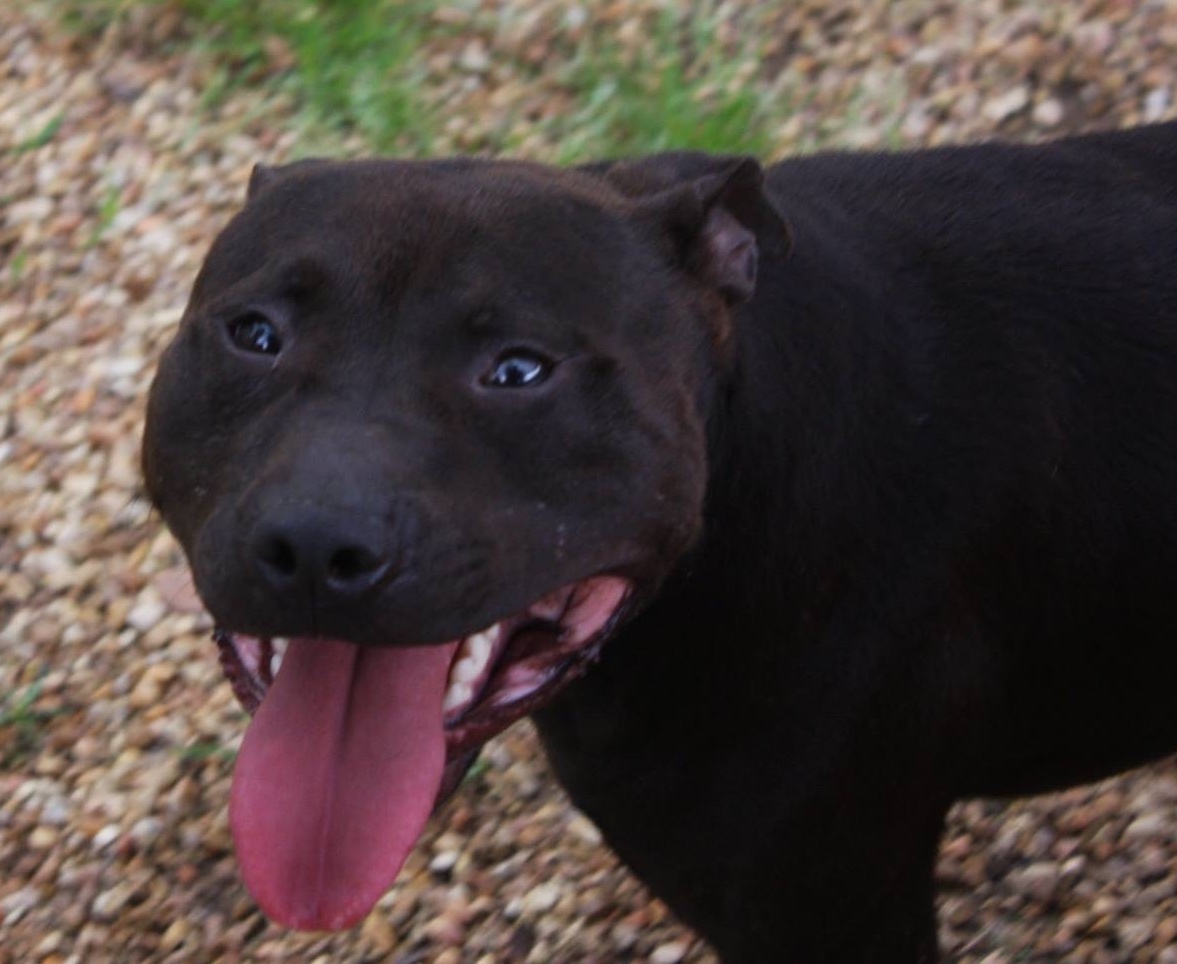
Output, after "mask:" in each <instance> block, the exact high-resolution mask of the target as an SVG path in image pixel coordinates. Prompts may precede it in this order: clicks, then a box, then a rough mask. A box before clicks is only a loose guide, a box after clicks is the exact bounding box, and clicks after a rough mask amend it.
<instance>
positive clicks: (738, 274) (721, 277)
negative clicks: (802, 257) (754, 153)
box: [585, 153, 792, 304]
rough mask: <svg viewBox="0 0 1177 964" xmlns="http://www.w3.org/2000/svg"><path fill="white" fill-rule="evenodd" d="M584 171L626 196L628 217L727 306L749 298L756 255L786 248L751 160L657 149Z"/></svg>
mask: <svg viewBox="0 0 1177 964" xmlns="http://www.w3.org/2000/svg"><path fill="white" fill-rule="evenodd" d="M585 170H586V173H594V174H597V175H598V176H603V177H604V178H605V179H606V180H607V181H609V182H610V183H611V184H613V186H614V187H616V188H617V189H618V190H619V191H621V193H623V194H625V195H627V196H629V197H631V198H633V201H634V209H633V210H634V216H635V217H636V218H637V220H638V221H639V222H641V223H642V224H643V225H644V226H645V227H647V228H649V229H652V230H653V231H654V232H656V233H657V234H658V235H659V236H660V237H662V238H663V239H665V240H666V241H668V242H669V245H670V249H671V254H672V257H674V258H675V260H676V261H677V262H678V264H679V266H680V267H682V268H683V269H685V270H686V271H688V272H690V273H691V274H693V275H694V276H695V277H696V278H698V279H699V280H700V281H702V282H703V283H704V284H706V285H708V286H710V287H713V288H715V289H716V290H717V291H719V293H720V294H721V295H723V297H724V298H725V299H726V300H727V301H728V302H729V303H730V304H737V303H739V302H741V301H746V300H748V299H749V298H750V297H751V296H752V293H753V291H755V288H756V275H757V269H758V266H759V262H760V259H761V258H762V257H771V258H783V257H785V256H786V255H787V254H788V252H789V248H790V247H791V244H792V241H791V238H790V234H789V228H788V226H787V225H786V224H785V221H784V219H783V218H782V217H781V215H780V213H779V212H778V211H777V209H776V208H775V207H774V206H773V203H772V201H771V200H770V199H769V197H768V195H767V194H766V193H765V190H764V171H763V169H762V168H761V166H760V164H759V163H757V161H756V160H754V159H753V158H750V157H734V158H733V157H710V156H708V155H704V154H693V153H677V154H662V155H656V156H655V157H652V158H647V159H644V160H641V161H635V162H621V163H617V164H601V165H591V166H588V167H587V168H586V169H585Z"/></svg>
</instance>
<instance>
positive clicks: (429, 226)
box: [143, 124, 1177, 964]
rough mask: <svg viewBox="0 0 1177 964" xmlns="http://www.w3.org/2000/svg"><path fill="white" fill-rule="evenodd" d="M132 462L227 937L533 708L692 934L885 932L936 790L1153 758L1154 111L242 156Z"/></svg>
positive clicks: (1157, 605) (1037, 779)
mask: <svg viewBox="0 0 1177 964" xmlns="http://www.w3.org/2000/svg"><path fill="white" fill-rule="evenodd" d="M143 464H144V472H145V477H146V481H147V488H148V491H149V494H150V497H151V500H152V502H153V503H154V505H155V506H156V507H157V508H158V510H159V512H160V513H161V515H162V518H163V519H164V520H165V522H166V523H167V525H168V526H169V527H170V528H171V530H172V531H173V532H174V533H175V535H176V536H177V537H178V539H179V541H180V543H181V545H182V546H183V549H184V551H185V553H186V556H187V558H188V560H189V563H190V564H191V567H192V571H193V573H194V579H195V584H196V587H197V590H198V592H199V594H200V596H201V597H202V599H203V601H204V603H205V605H206V606H207V607H208V609H209V610H210V612H211V613H212V615H213V617H214V618H215V620H216V622H217V624H218V626H219V627H220V629H219V630H218V633H217V640H218V644H219V647H220V654H221V659H222V662H223V665H224V667H225V672H226V674H227V676H228V677H229V679H230V680H231V681H232V683H233V686H234V689H235V691H236V692H237V695H238V696H239V698H240V699H241V701H242V702H243V703H244V704H245V706H246V707H247V708H249V709H250V710H251V711H255V714H254V718H253V721H252V723H251V725H250V727H249V729H248V731H247V733H246V735H245V738H244V741H243V745H242V748H241V751H240V755H239V758H238V762H237V765H236V771H235V776H234V785H233V790H232V794H231V800H230V817H231V823H232V828H233V833H234V838H235V842H236V847H237V852H238V855H239V860H240V865H241V868H242V872H243V875H244V878H245V881H246V883H247V885H248V886H249V888H250V890H251V892H252V893H253V895H254V896H255V898H256V900H257V901H258V903H259V904H260V905H261V907H262V908H263V910H264V911H265V912H266V913H267V914H268V915H269V916H270V917H271V918H273V919H274V920H276V921H278V922H280V923H282V924H285V925H287V926H290V927H295V928H314V929H325V928H341V927H346V926H348V925H350V924H352V923H354V922H356V921H357V920H359V919H360V918H362V917H363V915H364V914H365V913H367V911H368V910H369V909H370V908H371V907H372V905H373V903H374V902H375V901H376V900H377V899H378V898H379V897H380V895H381V893H382V892H383V891H384V890H385V889H386V888H387V887H388V886H389V884H390V883H391V881H392V880H393V879H394V878H395V876H396V874H397V872H398V869H399V868H400V866H401V863H402V861H403V860H404V859H405V856H406V854H407V853H408V851H409V850H410V849H411V848H412V846H413V843H414V841H415V839H416V838H417V835H418V833H419V832H420V830H421V828H422V826H423V825H424V823H425V822H426V820H427V819H428V817H429V814H430V812H431V810H432V808H433V807H434V805H435V803H436V802H437V801H439V800H440V799H442V798H444V796H445V795H446V794H447V793H448V792H449V791H450V790H452V789H453V787H454V786H455V785H456V784H457V782H458V781H459V780H460V778H461V775H462V773H463V772H464V770H465V768H466V767H467V766H468V765H469V764H470V762H471V761H472V760H473V758H474V756H475V755H476V754H477V751H478V747H479V746H480V744H481V743H482V742H483V741H485V740H486V739H487V738H488V737H490V736H491V735H492V734H494V733H496V732H498V731H499V730H501V729H502V728H503V727H505V726H506V725H507V724H508V723H510V722H511V721H513V720H515V719H517V718H519V717H521V716H523V715H526V714H533V715H534V718H535V720H536V722H537V724H538V728H539V732H540V735H541V738H542V741H543V744H544V748H545V751H546V753H547V754H548V756H549V758H550V760H551V762H552V764H553V767H554V769H555V772H556V774H557V776H558V778H559V780H560V781H561V783H562V784H563V785H564V786H565V787H566V788H567V790H568V792H569V793H570V794H571V796H572V799H573V800H574V801H575V803H576V805H577V806H578V807H580V808H582V809H583V810H584V811H585V812H586V813H587V814H588V815H589V816H590V817H591V819H592V820H593V821H595V822H596V823H597V824H598V825H599V827H600V828H601V830H602V832H603V834H604V836H605V838H606V840H607V841H608V843H609V844H610V845H611V846H612V847H613V848H614V849H615V850H616V851H617V853H618V854H619V855H620V856H621V858H622V859H623V860H624V861H625V862H626V863H627V864H628V865H629V867H630V868H632V870H633V871H634V872H635V873H636V874H637V875H638V876H639V877H640V878H641V879H642V880H644V881H645V882H646V883H647V884H648V885H649V886H650V888H651V889H652V890H653V891H654V892H655V893H656V894H657V895H659V896H660V897H661V898H663V899H664V900H665V901H666V902H667V903H668V904H669V905H670V907H671V908H672V909H673V910H674V911H675V913H676V914H677V915H679V916H680V917H681V918H682V919H683V920H684V921H686V922H687V923H689V924H690V925H691V926H692V927H694V928H695V929H696V930H697V931H698V932H699V933H700V934H701V935H703V936H704V937H705V939H706V940H707V941H708V942H709V943H710V944H711V945H712V946H713V947H714V948H715V949H716V951H717V952H718V953H719V954H720V955H721V957H722V958H723V959H724V960H725V961H729V962H763V961H768V960H787V961H798V962H805V964H810V962H818V961H840V962H854V964H862V962H870V961H875V962H914V961H932V960H934V959H935V956H936V926H935V913H934V905H933V865H934V861H935V857H936V851H937V843H938V840H939V837H940V835H941V832H942V828H943V825H944V819H945V813H946V811H947V810H948V808H949V806H950V804H952V802H953V801H954V800H957V799H959V798H962V797H970V796H976V795H1022V794H1033V793H1037V792H1042V791H1047V790H1051V789H1055V788H1061V787H1064V786H1067V785H1071V784H1075V783H1078V782H1083V781H1090V780H1093V779H1095V778H1099V777H1103V776H1106V775H1109V774H1114V773H1116V772H1118V771H1122V770H1124V769H1126V768H1129V767H1132V766H1134V765H1137V764H1140V763H1143V762H1145V761H1149V760H1152V759H1155V758H1157V757H1160V756H1162V755H1164V754H1168V753H1172V752H1173V751H1174V749H1175V748H1177V700H1175V699H1174V698H1173V680H1174V678H1177V606H1175V605H1174V600H1175V599H1177V124H1165V125H1158V126H1153V127H1146V128H1140V129H1135V130H1130V131H1126V132H1118V133H1106V134H1093V135H1086V136H1079V137H1072V138H1067V139H1062V140H1058V141H1056V142H1053V143H1050V144H1047V145H1038V146H1016V145H1000V144H984V145H979V146H970V147H953V148H940V149H935V150H925V151H914V152H907V153H897V154H881V153H877V154H853V153H826V154H818V155H813V156H808V157H802V158H798V159H793V160H788V161H785V162H783V163H780V164H777V165H775V166H772V167H770V168H768V169H767V170H766V169H764V168H762V167H761V165H759V164H758V163H757V162H756V161H755V160H752V159H749V158H743V157H722V156H708V155H704V154H699V153H692V152H672V153H665V154H659V155H655V156H651V157H646V158H639V159H633V160H623V161H613V162H602V163H598V164H588V165H584V166H581V167H576V168H569V169H554V168H551V167H547V166H542V165H538V164H531V163H522V162H514V161H491V160H473V159H455V160H443V161H429V162H411V161H397V160H368V161H352V162H331V161H323V160H312V161H304V162H298V163H295V164H292V165H289V166H285V167H280V168H270V167H258V168H257V169H256V170H255V171H254V174H253V176H252V177H251V180H250V186H249V191H248V199H247V202H246V204H245V205H244V207H243V209H242V211H241V212H240V213H239V214H238V215H237V216H236V217H235V218H234V219H233V220H232V221H231V222H230V223H229V224H228V226H227V227H226V228H225V229H224V231H223V232H222V233H221V234H220V235H219V236H218V237H217V239H216V241H215V243H214V244H213V245H212V248H211V251H210V253H209V255H208V258H207V260H206V262H205V264H204V266H203V268H202V270H201V271H200V273H199V276H198V277H197V279H196V282H195V285H194V288H193V292H192V297H191V300H190V303H189V304H188V307H187V310H186V312H185V314H184V316H183V319H182V322H181V325H180V328H179V331H178V334H177V335H176V338H175V340H174V342H173V343H172V344H171V345H170V347H169V348H168V349H167V350H166V352H165V354H164V355H163V357H162V359H161V361H160V364H159V368H158V372H157V375H156V378H155V381H154V384H153V386H152V390H151V394H150V399H149V406H148V416H147V422H146V429H145V438H144V448H143ZM279 666H280V667H281V669H280V672H279V671H278V667H279Z"/></svg>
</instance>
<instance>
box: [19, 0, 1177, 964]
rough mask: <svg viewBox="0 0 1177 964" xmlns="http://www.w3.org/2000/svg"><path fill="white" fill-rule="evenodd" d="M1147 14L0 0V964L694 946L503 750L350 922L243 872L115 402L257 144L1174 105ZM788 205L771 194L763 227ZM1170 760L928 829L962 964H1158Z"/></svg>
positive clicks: (919, 138)
mask: <svg viewBox="0 0 1177 964" xmlns="http://www.w3.org/2000/svg"><path fill="white" fill-rule="evenodd" d="M1175 96H1177V3H1173V2H1172V0H1152V2H1150V0H1076V2H1062V0H1059V2H1047V0H899V2H892V3H886V2H849V0H797V2H789V3H758V2H753V0H729V2H724V3H715V2H706V0H700V2H696V3H692V4H682V3H678V2H674V0H629V2H626V0H580V2H570V0H543V2H541V0H523V2H508V0H497V2H496V0H455V2H450V3H437V2H418V0H408V2H392V0H384V2H376V0H374V2H370V3H364V2H360V0H318V2H306V0H267V2H265V3H246V2H241V3H238V2H234V0H158V2H153V0H23V2H21V3H15V2H6V3H4V4H3V5H2V6H0V962H9V961H11V962H21V964H24V962H29V961H39V962H43V964H50V962H66V961H84V962H91V961H105V960H111V961H139V960H177V961H187V960H192V961H207V960H214V959H215V960H226V961H232V960H243V961H244V960H250V961H252V960H317V961H376V960H382V961H394V962H400V964H410V962H440V964H461V962H479V964H489V962H498V961H512V962H515V961H520V962H521V961H531V962H553V961H554V962H605V961H651V962H656V964H675V962H678V961H694V962H701V961H712V960H713V958H711V956H710V955H709V952H708V951H707V950H706V948H704V947H703V946H702V945H701V944H699V943H698V942H697V941H695V940H694V938H693V937H692V936H691V935H690V934H689V933H688V932H687V931H685V930H684V929H682V928H680V927H679V926H678V925H676V924H675V923H674V921H673V920H672V919H671V918H670V916H669V914H668V913H667V911H666V910H665V908H664V907H663V906H662V905H661V904H659V903H658V902H656V901H652V900H650V898H649V896H648V895H647V894H646V892H645V891H644V890H643V889H642V888H641V886H640V885H639V884H637V883H636V882H635V881H634V880H633V879H632V878H631V877H630V876H629V875H628V874H627V873H626V872H625V871H624V870H623V869H621V868H620V867H619V866H618V865H617V863H616V862H615V861H614V859H613V858H612V857H611V856H610V854H609V853H608V851H607V850H606V849H605V848H604V846H603V845H602V844H601V842H600V839H599V836H598V834H597V832H596V830H595V829H594V828H593V827H592V826H591V824H589V823H588V821H586V820H585V819H584V818H583V817H581V816H579V815H578V814H576V813H575V812H574V811H573V810H571V809H570V807H569V806H568V805H567V803H566V801H565V799H564V797H563V796H562V795H561V794H560V793H559V791H558V790H557V789H556V788H555V787H554V784H553V783H552V780H551V778H550V777H549V775H548V773H547V770H546V768H545V765H544V763H543V761H542V758H541V757H540V755H539V754H538V753H537V750H536V747H535V742H534V739H533V736H532V734H531V732H530V729H529V728H528V726H527V725H526V724H523V725H521V726H519V727H516V728H514V729H513V730H512V731H511V732H509V733H508V734H507V735H505V736H504V737H502V738H500V739H498V740H496V741H495V742H494V743H493V744H492V745H491V747H490V748H489V749H488V751H487V752H486V753H485V754H484V761H483V762H482V763H481V764H479V766H478V767H477V768H476V769H475V770H474V771H473V772H472V774H471V776H470V777H469V778H468V780H467V781H466V784H465V785H464V787H463V788H462V790H461V791H460V792H459V793H458V794H457V795H456V796H455V798H454V799H452V800H451V801H450V803H449V804H448V805H447V806H446V808H445V810H444V812H443V813H442V814H441V815H440V816H439V818H437V819H435V820H434V821H433V823H432V825H431V828H430V830H429V832H428V833H427V835H426V837H425V838H424V839H423V841H422V843H421V845H420V847H419V848H418V851H417V853H416V854H415V855H414V857H413V858H412V859H411V860H410V862H409V865H408V866H407V868H406V870H405V872H404V873H403V874H402V876H401V879H400V881H399V883H398V885H397V886H396V887H395V888H394V889H393V890H392V891H391V892H390V894H389V895H388V896H387V897H386V898H385V899H384V900H383V901H382V902H381V903H380V905H379V907H378V908H377V910H376V911H375V912H374V913H373V914H372V915H371V916H370V917H369V918H368V920H367V921H366V922H365V923H364V925H363V926H362V927H359V928H357V929H355V930H354V931H352V932H349V933H345V934H340V935H334V936H316V935H309V936H308V935H290V934H285V933H283V932H281V931H279V930H278V929H276V928H274V927H272V926H271V925H269V924H267V923H266V921H265V920H264V919H263V918H262V917H260V916H259V915H258V913H257V912H256V910H255V909H254V906H253V904H252V902H251V901H250V899H249V897H248V895H247V894H246V893H245V891H244V890H243V888H242V887H241V885H240V883H239V881H238V878H237V875H236V871H235V866H234V860H233V856H232V846H231V841H230V839H229V835H228V830H227V825H226V819H225V807H226V803H227V800H228V778H229V774H230V772H231V768H232V762H233V756H234V752H235V748H236V746H237V743H238V741H239V739H240V735H241V732H242V730H243V728H244V717H243V714H242V713H241V711H240V710H239V709H238V708H237V707H236V705H235V703H234V701H233V699H232V697H231V694H230V692H229V689H228V687H227V685H225V684H224V683H223V682H222V681H221V679H220V673H219V671H218V668H217V665H216V660H215V656H214V652H213V648H212V645H211V643H210V642H209V641H208V629H209V626H208V623H207V619H206V617H205V616H204V615H203V614H202V613H201V612H200V611H199V610H198V609H197V608H195V607H193V606H192V602H191V599H190V598H189V595H188V593H186V591H185V590H186V587H187V584H188V583H187V579H186V576H185V573H184V571H183V568H182V566H181V563H180V558H179V555H178V552H177V550H176V547H175V545H174V543H173V542H172V540H171V539H170V537H168V536H167V535H166V534H165V533H163V532H162V531H161V530H160V527H159V524H158V520H157V519H155V518H153V516H152V514H151V512H150V511H149V508H148V506H147V505H146V504H145V503H144V501H143V500H142V497H141V494H140V484H139V473H138V466H137V446H138V433H139V427H140V424H141V420H142V403H143V399H144V396H145V392H146V388H147V385H148V383H149V380H150V376H151V371H152V366H153V362H154V359H155V358H156V357H157V355H158V353H159V352H160V350H161V349H162V347H163V346H164V345H165V344H166V342H167V340H168V339H169V337H170V335H171V333H172V331H173V330H174V326H175V324H176V321H177V319H178V317H179V314H180V311H181V309H182V307H183V303H184V300H185V297H186V293H187V288H188V286H189V285H190V284H191V281H192V278H193V276H194V274H195V271H196V269H197V267H198V265H199V261H200V258H201V256H202V254H203V251H204V249H205V248H206V246H207V244H208V243H209V241H210V240H211V239H212V237H213V235H214V234H215V232H216V231H217V229H218V228H219V227H220V225H221V224H223V223H224V221H225V219H226V218H227V217H228V216H229V215H230V214H231V213H232V211H233V210H234V209H235V207H236V206H237V205H238V204H239V202H240V200H241V198H242V196H243V191H244V185H245V181H246V179H247V177H248V173H249V169H250V167H251V166H252V165H253V163H255V162H256V161H266V162H279V161H282V160H287V159H292V158H296V157H300V156H305V155H308V154H332V155H348V156H354V155H359V154H368V153H375V152H382V153H395V154H401V155H408V156H416V157H428V156H438V155H444V154H450V153H456V152H462V153H487V154H506V153H509V154H513V155H521V156H526V157H529V158H532V159H538V160H547V161H553V162H567V161H572V160H583V159H588V158H597V157H606V156H616V155H623V154H633V153H640V152H645V151H653V150H659V149H663V148H669V147H694V148H700V149H705V150H713V151H725V152H736V151H740V152H751V153H755V154H758V155H760V156H762V157H764V158H767V159H772V158H777V157H781V156H784V155H787V154H791V153H798V152H807V151H813V150H818V149H824V148H875V149H897V148H903V147H915V146H925V145H932V144H941V143H947V142H972V141H976V140H979V139H981V138H985V137H990V136H995V135H1000V136H1003V137H1011V138H1017V139H1022V140H1036V139H1041V138H1043V137H1047V136H1052V135H1056V134H1062V133H1066V132H1070V131H1078V130H1091V129H1097V128H1107V127H1114V126H1122V125H1126V124H1130V123H1136V122H1142V121H1156V120H1162V119H1171V118H1173V117H1174V116H1177V112H1175V108H1174V103H1173V101H1174V97H1175ZM784 214H785V216H786V217H787V216H788V211H787V210H786V211H785V212H784ZM1175 803H1177V776H1175V774H1174V771H1173V769H1172V767H1171V766H1169V765H1167V764H1163V765H1159V766H1157V767H1154V768H1151V769H1149V770H1146V771H1140V772H1137V773H1134V774H1130V775H1129V776H1127V777H1125V778H1122V779H1120V780H1118V781H1111V782H1108V783H1105V784H1101V785H1099V786H1097V787H1093V788H1083V789H1079V790H1075V791H1071V792H1069V793H1067V794H1062V795H1058V796H1055V797H1048V798H1042V799H1039V800H1035V801H1030V802H1019V803H1015V804H1012V805H1009V806H1006V805H1002V804H999V803H994V802H971V803H968V804H965V805H962V806H961V807H959V808H958V809H957V811H956V813H955V815H954V822H953V825H952V829H951V832H950V835H949V837H948V839H947V841H946V844H945V848H944V854H943V858H942V860H941V865H940V877H941V893H942V899H941V910H942V921H943V923H942V938H943V941H944V946H945V949H946V951H947V952H948V957H949V959H950V960H954V961H970V962H980V961H986V962H990V964H993V962H999V961H1012V960H1034V961H1064V960H1065V961H1085V962H1127V961H1160V962H1163V964H1177V948H1175V947H1174V945H1175V943H1177V843H1175V836H1177V811H1175V807H1174V804H1175Z"/></svg>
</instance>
